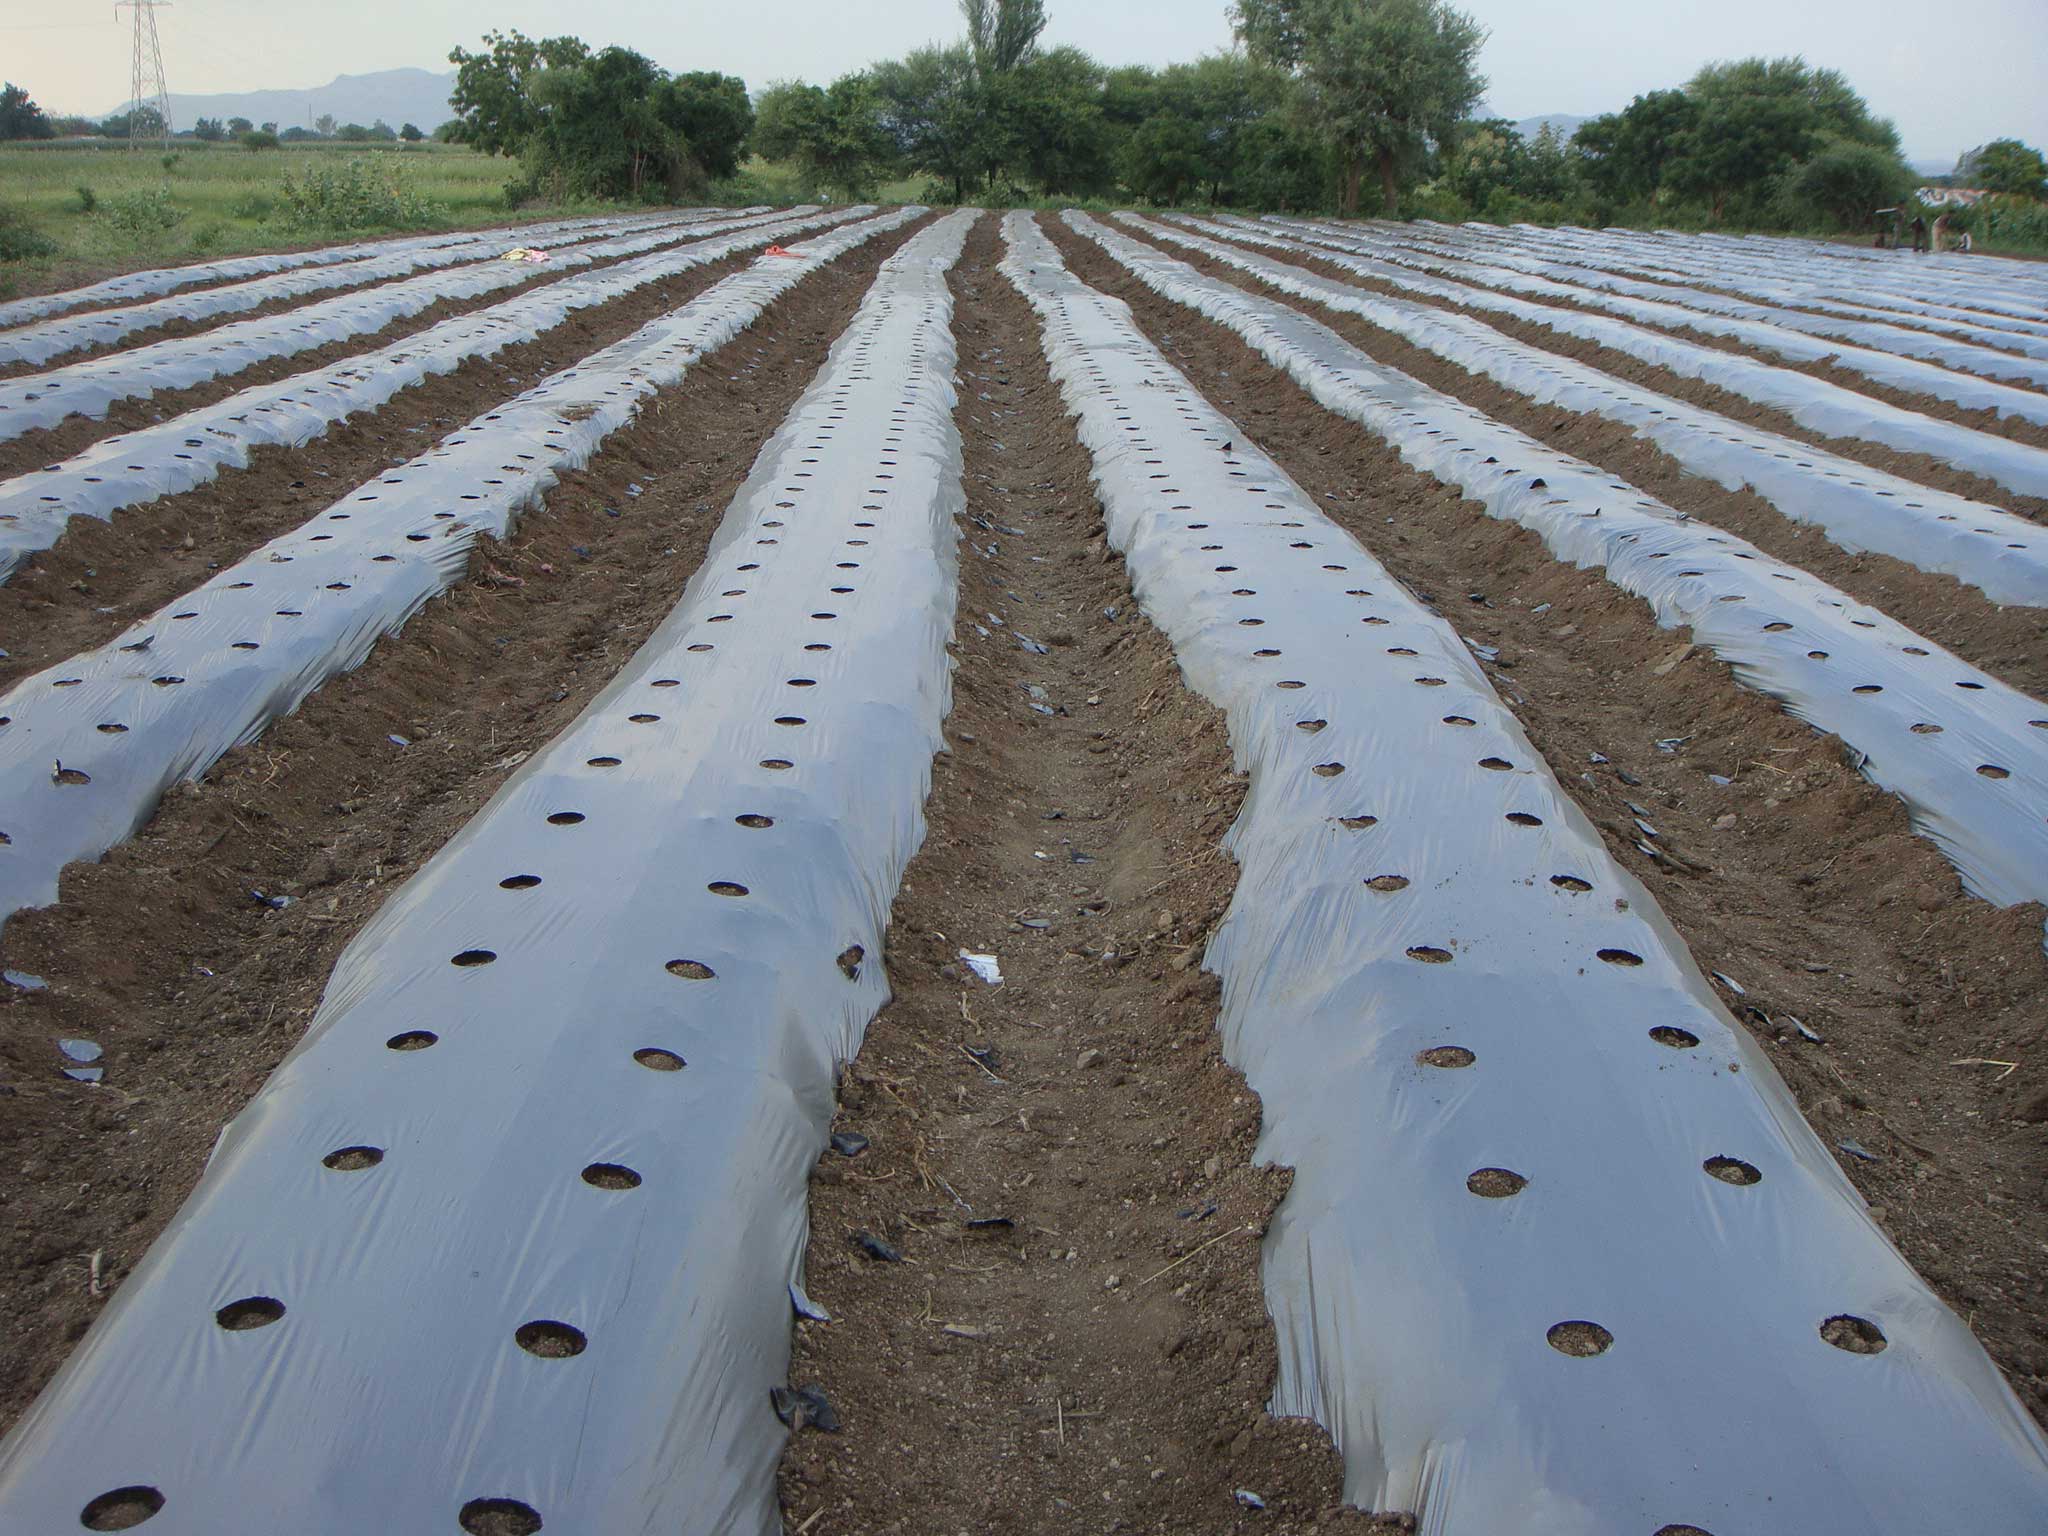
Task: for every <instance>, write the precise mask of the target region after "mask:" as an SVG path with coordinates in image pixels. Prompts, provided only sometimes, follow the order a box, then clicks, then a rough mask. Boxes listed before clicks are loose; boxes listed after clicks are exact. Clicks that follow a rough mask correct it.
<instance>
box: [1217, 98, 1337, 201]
mask: <svg viewBox="0 0 2048 1536" xmlns="http://www.w3.org/2000/svg"><path fill="white" fill-rule="evenodd" d="M1333 179H1334V176H1333V172H1332V168H1331V162H1330V154H1329V151H1328V150H1327V149H1326V148H1325V147H1324V146H1323V145H1322V144H1321V143H1320V142H1319V141H1318V140H1317V139H1316V137H1315V136H1314V135H1313V134H1311V133H1310V132H1308V131H1307V129H1306V127H1305V126H1304V125H1303V124H1301V123H1300V122H1298V121H1296V120H1295V119H1293V118H1291V117H1290V116H1288V115H1287V114H1285V113H1281V112H1274V113H1271V114H1269V115H1268V116H1265V117H1262V118H1260V119H1258V121H1256V122H1253V123H1249V124H1247V125H1246V126H1245V127H1244V129H1243V130H1242V131H1241V132H1240V133H1239V134H1238V136H1237V161H1236V164H1235V165H1233V166H1232V167H1231V173H1230V188H1231V199H1232V201H1233V202H1235V203H1236V204H1237V205H1238V206H1240V207H1244V208H1256V209H1259V210H1261V211H1273V212H1279V213H1304V212H1309V211H1313V210H1317V209H1322V208H1326V207H1328V206H1329V199H1330V187H1331V185H1332V182H1333Z"/></svg>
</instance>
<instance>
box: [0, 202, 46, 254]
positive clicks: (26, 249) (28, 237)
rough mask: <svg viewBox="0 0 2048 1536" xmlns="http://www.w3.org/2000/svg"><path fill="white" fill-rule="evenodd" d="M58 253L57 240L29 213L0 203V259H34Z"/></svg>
mask: <svg viewBox="0 0 2048 1536" xmlns="http://www.w3.org/2000/svg"><path fill="white" fill-rule="evenodd" d="M56 254H57V242H56V241H54V240H52V239H51V238H50V237H49V236H48V235H46V234H44V233H43V232H42V231H41V230H39V229H37V228H36V227H35V225H33V224H31V223H30V222H29V220H28V215H27V214H25V213H23V212H21V210H20V209H18V208H9V207H8V206H7V205H6V204H4V203H0V261H33V260H35V259H36V258H37V257H39V256H54V255H56Z"/></svg>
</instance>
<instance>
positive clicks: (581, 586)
mask: <svg viewBox="0 0 2048 1536" xmlns="http://www.w3.org/2000/svg"><path fill="white" fill-rule="evenodd" d="M914 227H915V226H912V228H914ZM910 232H911V229H904V230H898V231H894V232H892V233H890V234H886V235H882V236H878V237H876V238H875V239H873V240H871V241H869V242H868V243H867V244H866V245H864V246H862V247H860V248H859V249H857V250H855V251H853V252H851V253H849V254H848V255H846V256H845V257H842V258H841V259H840V260H839V261H838V262H836V263H833V264H832V265H830V266H828V267H826V268H825V269H823V270H822V271H820V272H818V273H817V274H815V275H814V276H812V277H811V278H809V279H807V280H806V281H805V282H804V283H802V284H800V285H799V286H798V287H796V288H795V289H794V290H792V291H791V292H790V293H789V294H788V295H786V296H785V297H784V298H783V299H782V300H781V301H779V302H778V303H776V304H774V305H773V306H771V307H770V308H769V310H768V311H767V312H766V313H765V314H764V315H763V316H762V318H761V319H760V320H759V321H758V322H757V323H756V324H755V325H754V326H753V327H752V328H751V329H750V330H749V331H748V332H747V333H746V334H745V335H744V336H743V337H742V338H741V339H740V340H739V341H737V342H736V343H735V344H733V345H732V346H730V347H727V348H725V349H723V350H721V351H720V352H718V353H716V354H713V355H712V356H711V357H709V358H707V359H706V360H705V361H704V362H703V363H702V364H700V365H699V366H698V367H697V368H695V369H694V370H692V371H691V373H690V374H689V375H688V376H687V378H686V379H685V380H684V382H683V383H682V384H681V385H680V386H679V387H677V388H675V389H673V390H670V391H667V392H665V393H663V394H662V395H660V396H658V397H657V398H656V399H655V400H654V401H653V402H651V403H650V404H649V406H648V407H647V408H646V410H645V411H644V412H643V413H642V415H641V416H640V418H639V419H638V420H637V421H635V422H634V423H633V424H632V425H631V426H629V427H627V428H624V429H622V430H621V431H619V432H618V433H616V434H614V436H613V437H612V438H611V439H609V440H608V442H607V443H606V446H605V450H604V452H603V453H602V454H601V455H600V456H599V458H598V459H597V460H596V461H595V462H594V463H593V464H592V465H591V466H590V467H589V469H587V470H586V471H583V472H580V473H575V474H570V475H567V476H565V477H564V479H563V481H562V483H561V485H560V486H558V487H557V488H556V489H555V490H554V491H553V492H552V493H551V494H550V495H549V496H548V498H547V501H546V504H545V506H544V507H541V508H537V509H535V510H533V511H531V512H529V513H528V514H527V515H526V517H525V518H524V519H523V520H522V521H521V523H520V525H519V529H518V533H517V536H516V537H515V538H513V539H512V540H511V541H510V542H508V543H506V544H502V545H497V546H490V547H485V548H483V549H480V551H479V552H478V553H477V555H476V556H475V557H474V558H473V560H472V563H471V574H470V579H469V580H468V581H466V582H464V583H462V584H461V585H459V586H457V587H455V588H454V589H452V590H451V591H450V592H449V593H448V594H447V595H446V596H445V597H443V598H440V599H437V600H436V601H434V602H432V603H430V604H428V606H427V607H426V608H425V609H423V610H422V611H421V612H420V613H419V614H418V615H416V616H415V617H414V618H413V619H412V621H411V622H410V623H409V624H408V625H407V626H406V628H405V630H404V631H403V632H402V633H401V634H399V635H397V636H396V637H393V638H391V639H388V640H386V641H384V642H382V643H380V644H379V645H378V646H377V647H376V649H375V650H374V651H373V652H372V653H371V656H370V659H369V661H368V662H366V663H365V664H364V665H363V666H362V667H361V668H360V669H359V670H357V671H355V672H352V673H349V674H346V675H345V676H342V677H339V678H336V679H335V680H334V681H332V682H331V683H329V684H328V685H327V686H326V687H324V688H322V689H321V690H320V691H318V692H317V693H315V694H314V695H313V696H312V697H311V698H310V699H309V700H307V702H306V704H305V705H304V706H303V707H302V708H301V709H300V710H299V712H298V713H297V714H295V715H293V716H291V717H289V718H287V719H284V720H281V721H279V722H278V723H277V724H275V725H274V726H272V727H271V728H270V729H269V730H268V731H267V732H265V734H264V736H263V737H262V739H261V740H259V741H258V742H256V743H254V744H253V745H251V746H249V747H246V748H241V749H238V750H237V751H235V752H232V753H230V754H228V755H227V756H226V757H225V758H223V759H222V760H221V761H220V762H219V763H218V764H216V765H215V767H214V768H213V769H212V770H211V771H210V772H209V773H208V774H207V775H206V776H205V778H204V779H203V780H202V781H200V782H199V783H196V784H188V785H185V786H183V787H181V788H179V789H177V790H174V791H173V792H172V793H171V794H170V795H168V796H167V797H166V798H165V800H164V802H163V804H162V806H161V807H160V808H159V810H158V812H157V814H156V816H155V817H154V818H153V819H152V820H151V822H150V823H149V825H148V826H147V827H146V828H145V829H144V830H143V831H142V832H141V833H140V834H139V835H138V836H137V837H136V838H135V839H134V840H133V841H131V842H129V843H126V844H123V845H121V846H120V847H117V848H116V849H115V850H113V852H111V853H110V854H109V855H108V856H107V857H106V858H105V859H104V860H102V861H101V862H99V863H97V864H78V865H74V866H72V867H71V868H70V869H69V870H67V871H66V875H65V880H64V887H63V894H62V899H61V901H60V902H59V904H58V905H57V906H55V907H50V908H46V909H42V910H38V911H29V912H23V913H20V914H18V915H17V916H15V917H14V918H13V919H12V920H11V921H10V922H9V923H8V925H7V930H6V935H5V942H4V959H5V963H6V965H7V966H8V967H9V968H10V969H13V970H16V971H19V972H26V973H30V974H33V975H35V976H37V977H39V978H42V979H43V980H45V981H46V982H47V983H48V985H47V989H45V990H38V991H26V990H22V989H20V988H18V987H7V988H6V989H5V990H4V993H0V1098H4V1102H5V1105H6V1111H5V1113H4V1114H0V1159H4V1161H5V1163H6V1165H7V1166H8V1167H9V1168H11V1169H13V1170H15V1171H16V1173H17V1175H18V1176H17V1177H16V1178H15V1179H13V1180H10V1181H8V1182H6V1183H4V1184H0V1230H5V1231H6V1232H8V1233H9V1234H10V1235H11V1237H12V1239H13V1240H12V1241H11V1242H10V1243H8V1244H7V1245H6V1246H5V1250H4V1257H0V1315H4V1317H5V1322H4V1324H0V1431H4V1429H5V1427H6V1426H7V1424H9V1423H11V1422H12V1421H13V1419H14V1418H15V1417H16V1416H17V1415H18V1414H19V1413H20V1411H21V1410H22V1409H23V1408H24V1407H26V1406H27V1404H28V1402H29V1401H30V1399H31V1398H32V1397H33V1396H34V1394H35V1393H36V1392H37V1391H38V1390H39V1389H40V1388H41V1386H42V1384H43V1383H44V1382H45V1381H46V1380H47V1379H48V1378H49V1375H50V1373H51V1372H52V1371H53V1370H55V1368H56V1367H57V1365H58V1364H60V1363H61V1362H62V1360H63V1358H64V1356H65V1355H66V1354H67V1353H68V1352H69V1350H70V1348H71V1346H72V1344H73V1343H74V1342H75V1341H76V1340H77V1339H78V1338H79V1337H80V1336H81V1335H82V1334H83V1333H84V1331H85V1329H86V1328H87V1327H88V1326H89V1325H90V1323H91V1321H92V1319H93V1318H94V1317H95V1316H96V1315H97V1314H98V1313H99V1311H100V1310H101V1309H102V1308H103V1307H104V1306H105V1305H106V1302H107V1299H108V1297H109V1296H110V1295H111V1294H112V1293H113V1292H114V1291H115V1290H117V1289H118V1287H119V1285H120V1283H121V1281H122V1280H123V1279H124V1278H125V1277H126V1275H127V1274H128V1273H129V1271H130V1270H131V1269H132V1267H133V1266H134V1264H135V1262H136V1260H137V1259H139V1258H140V1257H141V1255H142V1253H143V1251H144V1250H145V1249H146V1248H147V1247H148V1245H149V1244H150V1242H151V1241H152V1240H154V1238H155V1237H156V1235H157V1234H158V1232H160V1231H161V1230H162V1229H163V1226H164V1224H165V1223H166V1222H167V1221H168V1220H169V1219H170V1217H171V1216H172V1215H173V1214H174V1213H175V1212H176V1210H177V1208H178V1206H179V1205H180V1204H181V1203H182V1202H183V1201H184V1199H185V1197H186V1195H187V1194H188V1193H189V1191H190V1190H191V1188H192V1185H193V1183H194V1182H195V1181H196V1179H197V1178H198V1175H199V1173H200V1171H201V1169H202V1167H203V1165H204V1162H205V1159H206V1155H207V1152H208V1149H209V1148H210V1147H211V1146H212V1144H213V1141H214V1138H215V1136H216V1134H217V1133H218V1132H219V1130H220V1128H221V1126H222V1125H223V1124H224V1123H225V1122H226V1121H228V1120H229V1119H231V1118H232V1117H233V1116H234V1115H235V1114H236V1113H238V1112H239V1111H240V1109H241V1108H242V1106H243V1105H244V1104H245V1103H246V1102H247V1101H248V1099H249V1098H250V1097H251V1095H253V1094H254V1092H255V1091H256V1089H257V1088H258V1087H260V1086H261V1085H262V1082H263V1080H264V1078H265V1077H266V1076H267V1075H268V1073H269V1072H270V1070H271V1068H272V1067H274V1066H275V1065H276V1064H277V1062H278V1061H279V1059H280V1058H281V1057H282V1056H283V1055H284V1054H285V1052H286V1051H288V1050H289V1049H290V1048H291V1047H292V1045H293V1044H294V1043H295V1042H296V1040H297V1038H298V1036H299V1034H300V1032H301V1031H302V1029H303V1028H304V1026H305V1024H306V1022H307V1021H308V1020H309V1019H310V1018H311V1016H312V1013H313V1009H314V1006H315V1004H316V1003H317V1001H318V999H319V996H320V992H321V988H322V987H323V986H324V985H325V983H326V980H327V976H328V972H329V971H330V970H331V969H332V967H333V964H334V960H335V957H336V956H337V955H338V954H339V953H340V951H341V949H342V948H343V947H344V946H345V945H346V944H347V942H348V941H349V940H350V939H351V938H352V937H353V936H354V934H355V933H356V931H357V930H358V929H359V928H360V927H361V925H362V924H363V923H364V922H365V921H366V920H367V919H368V918H369V917H370V916H371V915H372V914H373V913H374V912H375V910H376V909H377V907H378V905H379V904H380V903H381V902H382V900H383V898H384V896H385V894H386V892H387V891H388V890H389V889H390V888H391V887H392V886H393V885H395V884H396V883H397V881H398V880H399V879H401V878H402V877H404V876H405V875H408V874H410V873H411V872H412V871H413V870H415V869H416V868H417V867H418V866H419V865H420V864H421V863H422V862H423V861H424V860H425V859H427V858H428V857H430V856H431V855H432V854H433V853H434V852H435V851H436V850H437V849H438V848H439V847H440V846H441V845H442V843H444V842H445V841H446V840H447V839H448V837H450V836H451V835H452V834H453V833H454V832H456V831H457V830H458V829H459V828H460V827H461V826H462V824H463V823H464V822H465V821H466V820H468V818H469V817H470V816H471V815H472V814H473V813H474V812H475V811H476V810H477V809H478V808H479V807H480V806H481V805H482V804H483V803H484V802H485V801H486V800H487V799H488V798H489V797H490V796H491V795H492V794H493V793H494V792H495V791H496V790H497V788H498V787H499V785H500V784H501V783H502V782H503V780H504V778H505V776H506V774H507V773H509V772H510V770H511V769H512V768H513V767H515V766H516V765H517V764H518V763H519V762H520V761H521V760H522V759H523V758H524V756H525V755H526V754H527V753H528V752H530V751H531V750H533V749H534V748H535V747H537V746H538V745H540V744H541V743H543V742H545V741H547V740H549V739H550V738H551V737H553V736H554V735H555V734H556V733H558V732H559V731H560V730H562V729H563V728H564V727H565V726H566V725H567V724H568V723H569V722H570V721H572V720H573V719H574V718H575V717H576V716H577V714H578V713H580V712H581V710H582V709H583V708H584V707H585V706H586V705H587V704H588V703H589V702H590V700H591V698H592V697H593V696H594V695H595V694H596V693H597V692H598V690H599V689H601V688H602V687H603V686H604V684H605V683H606V682H608V681H609V680H610V678H611V676H612V674H613V672H614V671H615V669H616V668H617V667H618V666H619V665H620V664H621V663H622V662H623V660H624V659H625V658H626V657H627V656H629V655H630V654H631V653H632V651H633V649H634V648H635V647H636V646H637V645H638V644H639V643H640V642H641V640H643V639H644V638H645V637H646V635H647V634H648V633H649V631H650V630H652V628H653V627H654V626H655V625H656V624H657V623H658V622H659V621H660V620H661V619H662V618H663V617H664V616H665V615H666V614H667V613H668V611H669V609H670V608H671V607H672V606H673V604H674V603H675V601H676V599H677V597H678V596H679V595H680V594H681V592H682V589H683V586H684V583H685V582H686V581H687V580H688V578H689V576H690V574H691V572H692V571H693V570H694V569H695V568H696V566H697V565H698V564H699V562H700V561H701V560H702V558H703V555H704V550H705V547H706V545H707V543H708V541H709V539H710V536H711V533H712V531H713V530H714V529H715V528H716V526H717V524H718V521H719V517H720V514H721V512H722V511H723V508H724V506H725V504H726V503H727V502H728V501H729V500H730V499H731V497H732V496H733V494H734V493H735V492H736V491H737V490H738V488H739V486H740V485H741V484H742V483H743V482H744V480H745V479H746V476H747V474H748V472H749V471H750V469H751V467H752V464H753V460H754V457H755V454H756V452H757V451H758V449H759V447H760V444H761V443H762V441H763V440H764V439H765V438H766V437H767V435H768V434H769V433H770V432H771V431H772V430H773V429H774V428H775V426H776V425H777V424H778V423H779V422H780V421H781V419H782V417H783V416H784V415H785V414H786V413H787V412H788V410H789V408H790V406H791V405H792V404H793V403H794V402H795V400H796V398H797V397H798V395H799V394H801V392H802V391H803V389H804V388H805V387H806V386H807V385H808V384H809V382H810V380H811V379H812V377H813V376H814V375H815V374H816V372H817V370H818V368H819V366H820V365H821V364H822V362H823V361H824V357H825V353H826V350H827V348H828V347H829V346H830V344H831V342H832V340H833V338H834V337H836V336H837V335H838V334H839V332H840V331H841V330H843V329H844V327H845V325H846V323H847V321H848V320H849V319H850V318H851V317H852V315H853V312H854V310H855V309H856V308H857V307H858V305H859V303H860V299H861V297H862V295H863V294H864V292H865V291H866V288H867V285H868V282H869V281H870V279H871V278H872V276H873V273H874V270H875V268H876V267H877V266H879V265H880V263H881V262H882V260H883V259H885V258H886V257H887V256H888V255H889V254H890V253H891V252H892V251H893V250H894V249H895V248H896V247H897V246H898V245H899V244H900V243H901V242H902V240H903V239H905V238H907V236H908V234H909V233H910ZM461 414H462V418H463V419H467V418H468V416H469V415H471V414H473V409H472V408H469V407H465V408H464V409H463V411H462V413H461ZM414 451H416V450H414ZM636 488H637V493H636ZM259 892H260V893H261V897H260V898H259V896H258V894H257V893H259ZM279 900H283V901H285V902H287V903H288V904H287V905H284V906H283V907H282V908H279V907H276V906H274V905H272V904H271V903H274V902H277V901H279ZM60 1037H81V1038H88V1039H92V1040H94V1041H96V1042H97V1043H98V1044H100V1045H101V1046H103V1047H104V1049H105V1053H106V1054H105V1056H104V1058H103V1064H104V1065H105V1067H106V1069H107V1072H106V1081H105V1082H104V1084H102V1085H101V1086H98V1087H88V1086H86V1085H84V1084H81V1083H76V1082H71V1081H67V1080H66V1079H65V1078H64V1077H63V1076H61V1075H60V1072H59V1070H58V1069H59V1068H60V1067H61V1066H62V1065H64V1061H63V1058H62V1057H61V1056H60V1055H59V1054H58V1052H57V1048H56V1045H55V1043H54V1042H55V1041H56V1039H58V1038H60Z"/></svg>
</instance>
